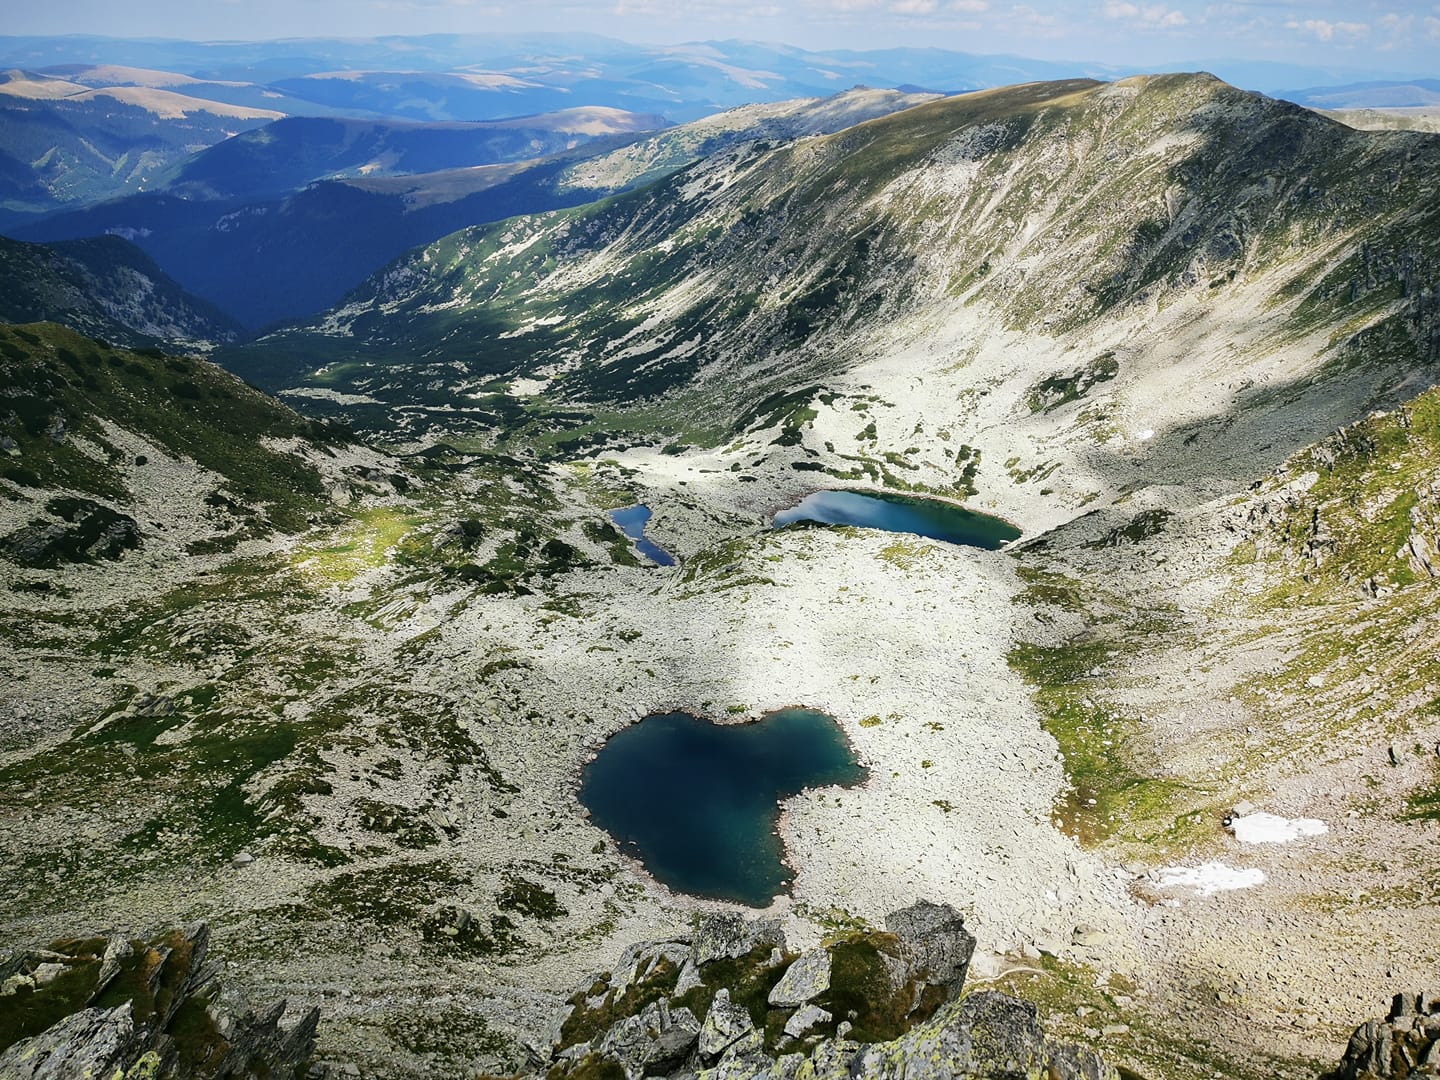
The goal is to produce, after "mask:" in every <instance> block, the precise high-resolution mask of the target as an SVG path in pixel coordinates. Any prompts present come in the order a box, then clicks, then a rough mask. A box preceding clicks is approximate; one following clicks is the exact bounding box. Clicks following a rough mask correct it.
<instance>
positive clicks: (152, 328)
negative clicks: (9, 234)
mask: <svg viewBox="0 0 1440 1080" xmlns="http://www.w3.org/2000/svg"><path fill="white" fill-rule="evenodd" d="M0 287H3V293H0V319H3V320H4V321H5V322H10V323H27V322H45V321H56V322H61V323H64V324H65V325H67V326H70V327H72V328H73V329H75V330H78V331H80V332H81V333H85V334H90V335H92V336H95V337H102V336H103V337H106V338H109V339H110V340H112V341H117V342H120V343H123V344H128V345H135V346H145V345H151V346H153V345H156V344H160V343H163V342H173V343H177V344H188V345H201V346H213V345H214V344H218V343H220V342H225V341H233V340H234V339H235V338H236V337H237V336H238V335H239V332H240V326H239V324H238V323H236V322H235V321H234V320H233V319H231V318H230V317H229V316H228V315H226V314H225V313H224V312H222V311H221V310H220V309H219V308H217V307H216V306H215V305H214V304H211V303H208V302H206V301H204V300H201V299H199V298H198V297H195V296H192V295H190V294H189V293H187V292H186V291H185V290H184V289H182V288H181V287H180V286H179V285H178V284H176V283H175V281H173V280H172V279H171V278H170V277H168V276H167V275H166V274H165V273H164V271H162V270H161V269H160V268H159V267H158V266H156V265H155V263H154V262H153V261H152V260H151V259H150V258H149V256H147V255H146V254H145V253H144V252H142V251H141V250H140V249H139V248H137V247H135V246H134V245H133V244H131V243H129V242H128V241H126V240H122V239H121V238H120V237H118V236H103V237H97V238H96V239H93V240H76V241H69V242H62V243H59V244H27V243H24V242H21V241H18V240H7V239H5V238H4V237H0Z"/></svg>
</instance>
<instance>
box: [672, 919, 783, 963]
mask: <svg viewBox="0 0 1440 1080" xmlns="http://www.w3.org/2000/svg"><path fill="white" fill-rule="evenodd" d="M767 945H768V946H778V947H780V948H782V949H783V948H784V947H785V931H784V929H783V928H782V927H781V926H780V920H779V919H756V920H755V921H753V922H752V921H750V920H748V919H746V918H745V916H743V915H739V914H732V913H729V912H717V913H715V914H713V915H706V916H704V917H703V918H701V920H700V923H699V925H698V926H697V927H696V928H695V940H694V941H693V942H692V946H693V948H694V950H695V962H696V963H697V964H708V963H709V962H710V961H712V960H723V959H730V960H734V959H736V958H738V957H741V956H744V955H745V954H746V953H748V952H750V951H751V950H752V949H755V948H759V947H762V946H767Z"/></svg>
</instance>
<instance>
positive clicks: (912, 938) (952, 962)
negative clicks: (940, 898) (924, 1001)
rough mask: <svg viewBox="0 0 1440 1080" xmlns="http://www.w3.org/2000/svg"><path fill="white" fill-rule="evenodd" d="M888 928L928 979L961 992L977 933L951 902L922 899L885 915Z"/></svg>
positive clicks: (886, 927)
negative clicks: (933, 901) (966, 925)
mask: <svg viewBox="0 0 1440 1080" xmlns="http://www.w3.org/2000/svg"><path fill="white" fill-rule="evenodd" d="M885 929H887V930H889V931H890V933H892V934H894V935H895V936H896V937H897V938H899V939H900V945H901V947H902V948H903V949H904V951H905V954H906V956H907V957H909V958H910V960H911V962H912V963H913V964H914V965H915V968H916V969H917V970H919V971H924V972H925V973H927V981H929V982H932V983H936V984H938V985H941V986H946V987H949V988H950V989H951V990H952V991H958V990H959V989H960V987H961V986H962V985H964V982H965V975H966V973H967V972H968V971H969V970H970V958H971V957H972V956H974V955H975V935H973V934H971V933H970V931H968V930H966V929H965V918H964V916H962V915H961V914H960V913H959V912H958V911H956V910H955V909H954V908H953V907H951V906H950V905H949V904H932V903H930V902H929V901H928V900H921V901H918V902H917V903H914V904H911V905H910V906H909V907H907V908H902V909H901V910H899V911H894V912H891V913H890V914H889V915H887V916H885Z"/></svg>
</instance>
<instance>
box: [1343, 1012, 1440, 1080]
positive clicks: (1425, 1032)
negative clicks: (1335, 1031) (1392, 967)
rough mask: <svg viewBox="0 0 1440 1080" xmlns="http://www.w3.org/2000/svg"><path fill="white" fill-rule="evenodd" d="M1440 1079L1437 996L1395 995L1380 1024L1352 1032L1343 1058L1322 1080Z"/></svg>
mask: <svg viewBox="0 0 1440 1080" xmlns="http://www.w3.org/2000/svg"><path fill="white" fill-rule="evenodd" d="M1421 1076H1440V994H1436V993H1433V992H1432V993H1421V994H1396V995H1395V998H1394V1000H1393V1001H1392V1002H1391V1003H1390V1013H1389V1015H1388V1016H1386V1018H1385V1019H1384V1020H1367V1021H1366V1022H1365V1023H1363V1024H1361V1025H1360V1026H1359V1027H1358V1028H1356V1029H1355V1033H1354V1034H1353V1035H1351V1036H1350V1043H1349V1045H1348V1046H1347V1047H1346V1048H1345V1056H1344V1058H1342V1059H1341V1061H1340V1065H1339V1067H1338V1068H1337V1069H1335V1070H1334V1071H1333V1072H1329V1073H1326V1074H1325V1076H1324V1077H1323V1078H1322V1080H1407V1078H1409V1077H1421Z"/></svg>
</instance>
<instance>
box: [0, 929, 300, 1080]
mask: <svg viewBox="0 0 1440 1080" xmlns="http://www.w3.org/2000/svg"><path fill="white" fill-rule="evenodd" d="M209 939H210V931H209V928H208V927H206V926H205V925H204V924H203V923H202V924H199V925H197V926H194V927H192V928H190V929H188V930H185V931H183V932H182V931H174V932H172V933H169V934H166V935H163V936H162V937H161V938H158V939H156V940H155V941H153V942H149V943H146V942H140V941H127V940H125V939H122V938H112V939H111V940H109V941H108V942H106V944H105V948H104V950H103V953H102V952H100V951H99V947H98V944H96V941H95V939H83V940H75V941H66V942H57V943H56V945H55V946H54V947H53V949H52V950H31V951H28V952H26V953H22V954H18V955H17V956H16V957H12V958H11V959H9V960H7V961H5V962H4V963H3V964H0V975H4V974H6V973H13V975H16V976H21V978H13V977H12V978H5V979H4V980H3V989H0V1010H3V1009H5V1007H6V1002H5V1001H4V1000H3V998H4V997H8V996H11V995H18V994H26V995H28V996H30V997H32V998H40V997H42V996H43V995H47V994H52V993H54V994H65V993H67V992H73V987H74V980H64V978H63V977H64V975H66V974H67V973H68V972H70V971H72V970H75V969H84V968H94V969H95V982H94V987H95V988H94V990H92V991H91V992H90V999H89V1001H85V1002H79V1003H78V1006H79V1007H78V1008H76V1009H75V1011H73V1012H70V1013H69V1014H68V1015H65V1016H63V1017H62V1018H61V1019H60V1020H58V1021H57V1022H56V1023H54V1024H51V1025H50V1026H49V1027H47V1028H45V1029H44V1030H41V1031H35V1030H33V1029H32V1030H29V1031H26V1030H24V1029H23V1028H22V1029H21V1031H20V1035H21V1038H19V1039H18V1040H17V1041H16V1042H15V1043H14V1044H13V1045H11V1046H9V1047H7V1048H5V1049H4V1050H3V1051H0V1077H4V1078H5V1080H69V1078H71V1077H84V1076H94V1077H104V1078H105V1080H114V1078H115V1077H122V1078H125V1080H131V1078H134V1080H139V1078H141V1077H145V1078H147V1080H184V1078H186V1077H190V1076H194V1075H199V1074H203V1075H206V1076H211V1077H216V1078H224V1077H240V1076H270V1077H275V1078H277V1080H278V1078H280V1077H294V1076H298V1075H299V1073H300V1071H301V1067H302V1065H304V1064H305V1063H306V1062H307V1061H308V1060H309V1058H310V1057H311V1055H312V1054H313V1052H314V1048H315V1028H316V1025H317V1024H318V1023H319V1019H320V1013H319V1010H318V1009H311V1010H310V1011H309V1012H307V1013H306V1014H304V1015H303V1016H302V1017H301V1018H300V1019H299V1020H298V1022H296V1023H294V1024H293V1025H291V1026H289V1027H282V1026H281V1023H280V1021H281V1019H282V1017H283V1016H284V1015H285V1003H284V1002H283V1001H281V1002H277V1003H276V1004H274V1005H272V1006H271V1007H270V1008H268V1009H266V1010H264V1011H263V1012H260V1013H256V1012H253V1011H250V1010H248V1009H245V1010H242V1011H240V1012H239V1013H235V1012H233V1011H228V1010H225V1009H221V1008H219V1007H218V1006H217V1004H216V1000H217V998H218V995H219V991H218V985H217V983H216V979H215V974H214V971H213V969H212V968H211V967H210V966H209V965H208V964H206V962H205V957H206V952H207V947H208V945H209ZM56 968H59V969H61V970H59V971H56V970H54V969H56ZM127 970H129V971H134V972H145V973H148V977H147V978H144V979H139V980H132V981H131V982H130V983H117V982H116V976H117V975H119V974H121V973H122V972H123V971H127ZM67 983H68V988H67V986H66V984H67ZM52 984H53V989H52ZM115 985H126V986H127V987H130V995H131V996H130V998H129V1000H126V1001H122V1002H120V1003H119V1004H117V1005H114V1006H109V1007H104V1008H102V1007H99V1006H95V1005H92V1004H91V1003H92V1002H94V1001H95V999H96V998H97V997H98V996H99V995H100V993H101V992H102V991H105V990H107V989H111V988H113V986H115ZM61 1000H63V999H61ZM182 1010H184V1011H185V1017H184V1018H183V1019H177V1018H178V1017H180V1015H181V1013H182ZM45 1014H46V1010H45V1009H40V1010H35V1011H32V1015H45ZM51 1015H53V1014H51ZM197 1018H198V1019H197ZM180 1024H183V1026H184V1037H183V1039H181V1038H180V1037H179V1036H178V1035H177V1033H176V1031H175V1030H173V1029H174V1028H175V1027H176V1026H178V1025H180Z"/></svg>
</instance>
